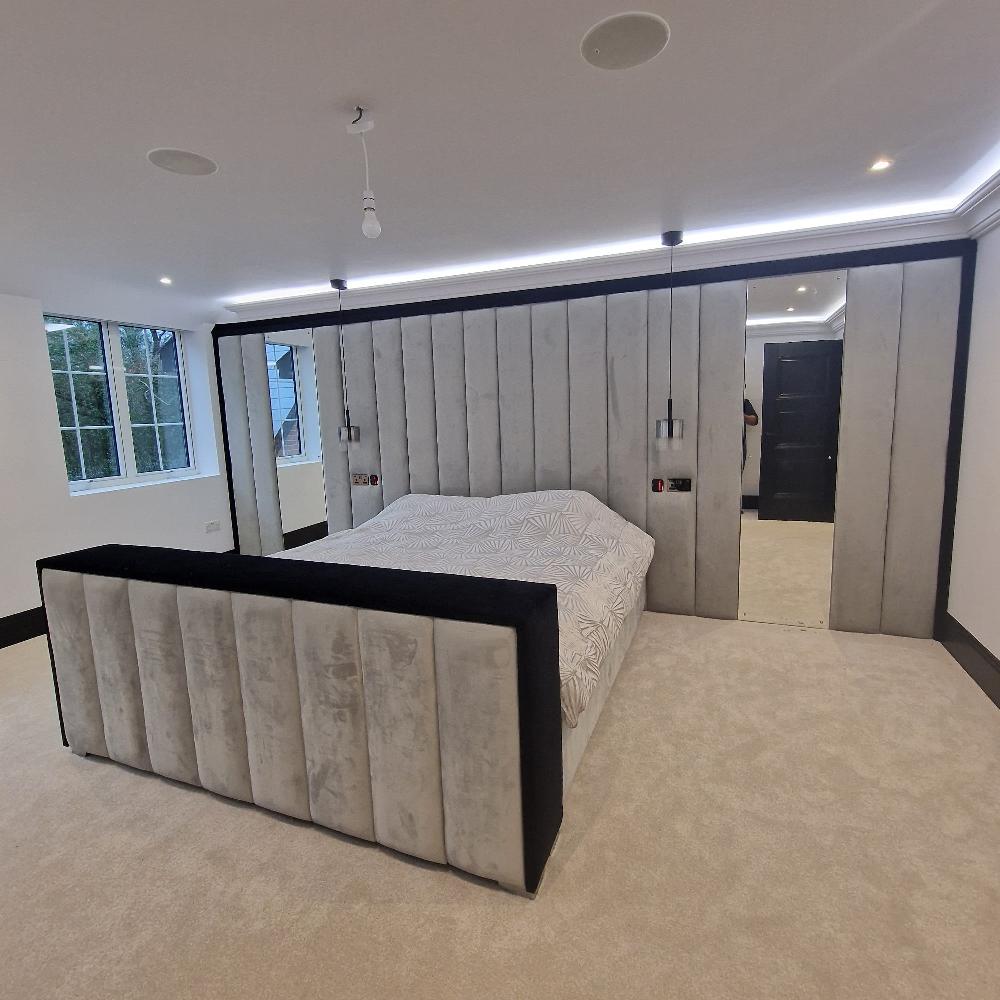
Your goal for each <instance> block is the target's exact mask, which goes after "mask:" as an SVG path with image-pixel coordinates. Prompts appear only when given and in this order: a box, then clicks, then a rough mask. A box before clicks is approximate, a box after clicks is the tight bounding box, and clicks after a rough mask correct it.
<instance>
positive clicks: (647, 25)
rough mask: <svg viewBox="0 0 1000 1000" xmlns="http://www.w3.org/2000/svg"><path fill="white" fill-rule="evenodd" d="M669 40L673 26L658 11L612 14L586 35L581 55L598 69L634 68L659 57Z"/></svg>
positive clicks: (581, 46)
mask: <svg viewBox="0 0 1000 1000" xmlns="http://www.w3.org/2000/svg"><path fill="white" fill-rule="evenodd" d="M669 41H670V26H669V25H668V24H667V22H666V21H664V20H663V18H662V17H658V16H657V15H656V14H644V13H640V12H638V11H634V12H631V13H628V14H613V15H612V16H611V17H606V18H605V19H604V20H603V21H598V22H597V24H595V25H594V26H593V27H592V28H591V29H590V30H589V31H588V32H587V33H586V34H585V35H584V36H583V41H582V42H581V43H580V54H581V55H582V56H583V58H584V59H586V60H587V62H589V63H590V65H591V66H596V67H597V68H598V69H633V68H634V67H636V66H641V65H642V64H643V63H647V62H649V61H650V59H654V58H655V57H656V56H658V55H659V54H660V53H661V52H662V51H663V50H664V49H665V48H666V47H667V42H669Z"/></svg>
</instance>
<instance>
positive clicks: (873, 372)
mask: <svg viewBox="0 0 1000 1000" xmlns="http://www.w3.org/2000/svg"><path fill="white" fill-rule="evenodd" d="M902 291H903V265H902V264H883V265H878V266H876V267H860V268H858V267H856V268H851V270H850V271H848V273H847V314H846V325H845V327H844V374H843V381H842V385H841V391H840V446H839V457H838V461H837V504H836V519H835V521H834V530H833V580H832V584H831V588H830V628H834V629H840V630H842V631H845V632H877V631H878V630H879V627H880V626H881V623H882V580H883V569H884V564H885V534H886V522H887V519H888V509H889V469H890V462H891V452H892V423H893V413H894V411H895V405H896V404H895V400H896V359H897V356H898V353H899V318H900V307H901V302H902ZM946 377H948V376H946Z"/></svg>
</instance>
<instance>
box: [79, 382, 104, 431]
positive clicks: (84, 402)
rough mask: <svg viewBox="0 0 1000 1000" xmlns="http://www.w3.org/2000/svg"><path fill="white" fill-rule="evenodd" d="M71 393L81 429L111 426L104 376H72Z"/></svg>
mask: <svg viewBox="0 0 1000 1000" xmlns="http://www.w3.org/2000/svg"><path fill="white" fill-rule="evenodd" d="M73 393H74V394H75V396H76V415H77V419H78V420H79V422H80V426H81V427H110V426H111V399H110V397H109V396H108V380H107V378H106V377H105V376H104V375H74V376H73Z"/></svg>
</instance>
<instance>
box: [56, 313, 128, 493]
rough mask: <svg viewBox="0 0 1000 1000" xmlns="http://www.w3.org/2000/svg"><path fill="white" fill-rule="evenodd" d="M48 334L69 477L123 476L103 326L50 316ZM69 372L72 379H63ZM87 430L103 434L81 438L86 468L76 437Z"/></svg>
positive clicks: (84, 433)
mask: <svg viewBox="0 0 1000 1000" xmlns="http://www.w3.org/2000/svg"><path fill="white" fill-rule="evenodd" d="M45 333H46V341H47V342H48V349H49V364H50V365H51V367H52V372H53V374H52V382H53V388H54V389H55V397H56V407H57V408H58V412H59V425H60V427H62V428H63V429H64V432H63V435H62V441H63V454H64V456H65V459H66V475H67V476H68V477H69V479H70V481H71V482H76V481H78V480H80V479H101V478H104V477H106V476H117V475H119V471H120V470H119V466H118V447H117V444H116V441H115V430H114V417H113V415H112V411H111V390H110V386H109V383H108V369H107V361H106V359H105V355H104V332H103V330H102V328H101V324H100V323H97V322H95V321H93V320H87V319H71V318H68V317H62V316H46V317H45ZM66 371H70V372H72V373H73V374H72V375H67V374H63V373H64V372H66ZM88 426H89V427H97V428H100V429H99V430H92V431H82V432H81V437H80V443H81V444H82V445H83V456H84V457H83V466H82V467H81V463H80V452H79V448H78V447H77V435H76V431H77V429H78V428H81V427H88Z"/></svg>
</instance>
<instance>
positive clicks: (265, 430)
mask: <svg viewBox="0 0 1000 1000" xmlns="http://www.w3.org/2000/svg"><path fill="white" fill-rule="evenodd" d="M240 340H241V341H242V349H243V377H244V379H245V380H246V393H247V416H248V418H249V421H250V450H251V452H252V454H253V485H254V493H255V494H256V497H257V523H258V526H259V529H260V554H261V555H265V556H266V555H270V554H271V553H272V552H281V551H282V549H284V547H285V538H284V535H283V534H282V532H281V506H280V504H279V501H278V460H277V458H276V457H275V454H274V425H273V423H272V421H271V390H270V387H269V385H268V379H267V353H266V351H265V342H264V334H262V333H251V334H247V335H246V336H243V337H241V338H240ZM254 555H256V553H254Z"/></svg>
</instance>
